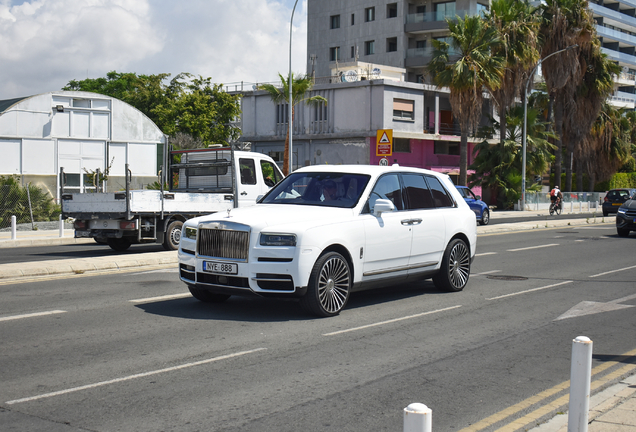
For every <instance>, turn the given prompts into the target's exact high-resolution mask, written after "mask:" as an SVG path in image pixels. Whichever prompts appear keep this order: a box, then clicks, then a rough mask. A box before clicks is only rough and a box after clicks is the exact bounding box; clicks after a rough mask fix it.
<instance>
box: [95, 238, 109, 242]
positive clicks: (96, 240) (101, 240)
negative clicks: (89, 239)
mask: <svg viewBox="0 0 636 432" xmlns="http://www.w3.org/2000/svg"><path fill="white" fill-rule="evenodd" d="M94 238H95V242H96V243H99V244H108V239H106V238H104V237H94Z"/></svg>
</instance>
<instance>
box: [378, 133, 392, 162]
mask: <svg viewBox="0 0 636 432" xmlns="http://www.w3.org/2000/svg"><path fill="white" fill-rule="evenodd" d="M392 154H393V129H378V132H377V135H376V149H375V155H376V156H391V155H392Z"/></svg>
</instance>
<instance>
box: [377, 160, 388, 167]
mask: <svg viewBox="0 0 636 432" xmlns="http://www.w3.org/2000/svg"><path fill="white" fill-rule="evenodd" d="M379 164H380V166H389V160H388V159H387V158H382V159H380V162H379Z"/></svg>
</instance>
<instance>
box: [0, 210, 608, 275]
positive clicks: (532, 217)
mask: <svg viewBox="0 0 636 432" xmlns="http://www.w3.org/2000/svg"><path fill="white" fill-rule="evenodd" d="M590 216H591V215H590V213H582V214H568V215H561V216H549V215H536V214H532V213H530V212H527V213H526V214H524V215H522V216H514V217H505V218H498V217H497V216H493V218H491V220H490V225H497V224H502V223H517V222H523V221H536V222H537V223H541V224H542V225H543V224H544V223H546V222H549V221H553V220H558V219H564V218H567V219H586V218H590ZM613 218H614V215H611V216H609V219H608V218H606V220H612V221H613ZM163 250H165V249H164V248H163V247H162V246H161V245H159V244H144V245H132V246H131V247H130V249H128V250H127V251H123V252H116V251H114V250H112V249H111V248H110V247H108V246H107V245H103V244H97V243H92V242H91V243H82V244H66V245H57V246H38V247H19V248H4V249H3V248H0V263H7V264H8V263H21V262H33V261H47V260H58V259H66V258H71V259H72V258H90V257H100V256H113V255H127V254H138V253H145V252H158V251H163Z"/></svg>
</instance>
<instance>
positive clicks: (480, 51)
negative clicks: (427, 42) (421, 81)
mask: <svg viewBox="0 0 636 432" xmlns="http://www.w3.org/2000/svg"><path fill="white" fill-rule="evenodd" d="M447 22H448V28H449V30H450V40H451V44H448V43H446V42H443V41H438V40H433V47H434V51H433V58H432V59H431V61H430V63H429V64H428V72H429V73H430V75H431V76H432V79H433V82H434V83H435V84H436V85H437V86H438V87H448V88H449V89H450V103H451V107H452V109H453V114H454V115H455V116H456V117H457V119H458V122H459V126H460V129H461V142H460V152H459V184H460V185H466V180H467V178H466V177H467V169H468V135H469V134H470V133H472V132H473V131H475V130H476V128H477V126H478V123H479V119H480V117H481V114H482V110H483V100H484V96H483V92H484V87H486V88H488V89H490V90H491V91H492V90H495V89H497V88H499V86H500V85H501V80H502V78H503V72H504V61H505V60H504V58H503V57H501V56H499V55H494V54H493V53H494V51H495V50H497V49H498V47H499V46H500V45H501V43H502V42H501V39H500V38H499V35H498V33H497V30H496V29H495V28H494V27H491V26H488V25H487V24H486V22H485V21H484V20H482V18H481V16H479V15H475V16H467V17H465V18H464V19H462V18H459V17H457V22H454V21H452V20H449V19H447ZM451 45H452V47H451ZM451 48H452V51H451ZM455 53H456V54H455ZM455 55H459V59H457V60H456V61H451V56H455Z"/></svg>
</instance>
